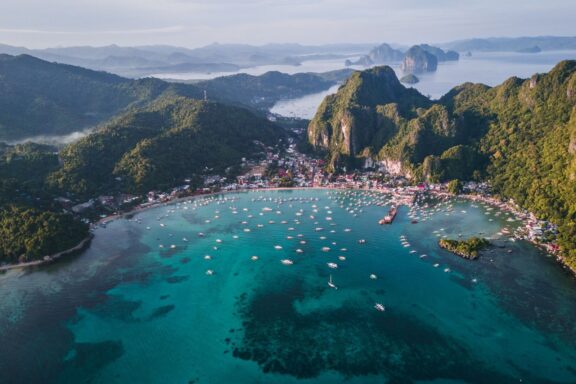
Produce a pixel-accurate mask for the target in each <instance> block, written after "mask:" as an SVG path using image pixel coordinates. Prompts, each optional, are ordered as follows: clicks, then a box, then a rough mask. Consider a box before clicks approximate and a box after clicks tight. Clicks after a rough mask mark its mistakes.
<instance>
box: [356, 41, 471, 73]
mask: <svg viewBox="0 0 576 384" xmlns="http://www.w3.org/2000/svg"><path fill="white" fill-rule="evenodd" d="M459 58H460V55H459V54H458V52H455V51H447V52H445V51H444V50H442V49H441V48H438V47H434V46H431V45H429V44H420V45H414V46H412V47H411V48H410V49H408V50H407V51H402V50H400V49H395V48H392V47H391V46H390V45H388V44H386V43H384V44H381V45H379V46H377V47H375V48H373V49H372V50H371V51H370V52H369V53H368V54H367V55H365V56H362V57H360V58H359V59H358V60H356V61H351V60H346V61H345V65H346V66H351V65H361V66H365V67H370V66H374V65H382V64H392V63H399V62H402V69H403V70H404V72H407V73H419V72H433V71H435V70H436V65H437V64H438V62H443V61H456V60H458V59H459Z"/></svg>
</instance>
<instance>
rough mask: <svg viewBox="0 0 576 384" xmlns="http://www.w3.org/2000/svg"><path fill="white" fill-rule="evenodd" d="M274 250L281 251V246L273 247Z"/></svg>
mask: <svg viewBox="0 0 576 384" xmlns="http://www.w3.org/2000/svg"><path fill="white" fill-rule="evenodd" d="M274 249H276V250H281V249H282V246H281V245H275V246H274Z"/></svg>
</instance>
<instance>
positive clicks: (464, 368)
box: [0, 190, 576, 384]
mask: <svg viewBox="0 0 576 384" xmlns="http://www.w3.org/2000/svg"><path fill="white" fill-rule="evenodd" d="M387 199H388V197H387V196H386V195H379V194H370V193H367V192H348V193H345V192H338V191H318V190H316V191H315V190H305V191H295V190H294V191H277V192H272V191H270V192H262V191H259V192H251V193H241V194H227V195H221V196H215V197H212V198H208V199H199V200H196V201H192V202H186V203H184V202H182V203H179V204H173V205H169V206H164V207H159V208H156V209H152V210H148V211H145V212H142V213H139V214H137V215H135V216H134V217H132V218H130V219H122V220H117V221H114V222H112V223H110V224H108V226H107V227H106V228H99V229H98V230H97V231H96V237H95V239H94V241H93V243H92V245H91V247H90V248H89V249H88V250H87V251H86V252H85V253H84V254H82V255H81V256H78V257H75V258H71V259H69V260H66V261H63V262H60V263H57V264H55V265H52V266H49V267H47V268H46V267H45V268H40V269H38V270H35V271H28V272H22V271H13V272H9V273H6V274H4V275H1V276H0V300H1V301H0V346H1V354H0V382H2V383H183V384H188V383H335V382H337V383H340V382H347V383H383V382H389V383H513V382H525V383H574V382H576V338H575V337H574V336H575V335H576V329H575V324H576V284H575V283H576V281H574V279H573V278H572V277H570V276H569V275H568V274H567V273H565V271H564V270H563V269H562V268H560V267H559V266H558V265H557V264H556V263H555V262H554V261H553V260H552V259H550V258H549V257H546V256H545V255H544V254H542V253H541V252H540V251H538V250H537V249H535V248H534V247H532V246H531V245H529V244H527V243H525V242H521V241H517V242H511V241H509V240H508V239H507V238H506V237H504V236H502V235H499V234H498V233H499V232H500V231H501V230H502V228H508V229H510V231H513V230H514V228H515V226H517V225H518V223H517V222H512V221H509V220H510V219H509V215H508V214H507V213H505V212H499V211H498V210H497V209H491V208H490V207H487V206H483V205H477V204H473V203H470V202H467V201H460V200H454V201H451V202H429V206H428V208H422V209H419V210H416V211H413V212H411V213H409V212H408V209H407V208H405V207H403V208H401V209H400V212H399V214H398V216H397V218H396V220H395V222H394V223H393V224H392V225H390V226H379V225H377V221H378V220H379V219H380V218H381V217H382V216H384V215H385V213H386V212H387V210H388V208H387V207H385V206H377V205H375V204H374V203H385V202H386V201H387ZM409 214H410V215H411V216H412V218H411V217H410V216H409ZM311 216H312V217H311ZM413 218H416V220H418V223H417V224H412V223H411V221H412V219H413ZM147 228H149V229H147ZM246 229H249V230H250V231H249V232H248V231H246ZM200 232H202V233H203V234H204V236H199V235H198V234H199V233H200ZM480 232H482V235H483V236H487V237H490V238H492V239H493V243H494V244H495V246H494V247H493V248H491V249H490V250H489V251H487V253H485V254H484V255H483V256H482V257H481V258H480V260H478V261H467V260H463V259H460V258H459V257H457V256H454V255H452V254H450V253H447V252H445V251H443V250H441V249H439V248H438V246H437V240H438V238H439V237H441V236H447V237H449V238H457V237H458V235H459V234H461V235H462V236H463V237H466V236H471V235H477V234H479V233H480ZM500 233H501V232H500ZM288 236H290V237H291V238H288ZM401 236H403V238H401ZM360 239H364V240H366V241H365V243H364V244H360V243H359V242H358V240H360ZM402 239H405V242H404V244H406V243H409V246H406V247H405V246H404V244H403V243H402ZM218 240H220V241H218ZM301 242H305V243H301ZM161 245H162V246H163V248H161V247H160V246H161ZM172 246H174V248H172ZM276 246H280V247H282V248H281V249H276V248H275V247H276ZM324 247H328V248H329V250H326V249H324V250H323V248H324ZM297 249H301V250H302V251H303V252H302V253H298V252H296V250H297ZM509 251H510V252H509ZM422 255H426V256H424V257H422ZM206 256H210V258H209V259H208V258H207V257H206ZM252 256H258V259H257V260H252ZM340 256H343V257H344V258H345V260H341V258H340ZM283 259H290V260H292V261H293V262H294V263H293V265H284V264H283V263H281V261H280V260H283ZM327 263H336V264H337V265H338V268H336V269H331V268H329V267H328V265H327ZM435 265H437V266H436V267H435ZM207 270H212V271H213V274H212V275H207V274H206V271H207ZM371 274H374V275H376V277H377V278H376V279H371V278H370V275H371ZM330 275H332V279H333V283H334V284H335V285H336V286H337V287H338V289H332V288H330V287H329V286H328V284H327V282H328V279H329V278H330ZM376 303H381V304H383V305H384V306H385V308H386V310H385V311H384V312H380V311H377V310H376V309H375V308H374V305H375V304H376Z"/></svg>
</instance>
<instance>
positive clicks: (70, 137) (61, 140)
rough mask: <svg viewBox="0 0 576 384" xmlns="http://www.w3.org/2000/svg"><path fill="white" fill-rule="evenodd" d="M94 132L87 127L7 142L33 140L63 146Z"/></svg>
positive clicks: (16, 142)
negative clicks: (81, 129) (59, 133)
mask: <svg viewBox="0 0 576 384" xmlns="http://www.w3.org/2000/svg"><path fill="white" fill-rule="evenodd" d="M92 132H94V129H93V128H90V129H85V130H83V131H78V132H72V133H69V134H67V135H39V136H31V137H26V138H24V139H21V140H15V141H8V142H7V143H8V144H10V145H16V144H24V143H27V142H33V143H38V144H47V145H53V146H55V147H61V146H64V145H68V144H71V143H73V142H76V141H78V140H80V139H82V138H83V137H86V136H88V135H89V134H91V133H92Z"/></svg>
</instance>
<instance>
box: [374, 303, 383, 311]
mask: <svg viewBox="0 0 576 384" xmlns="http://www.w3.org/2000/svg"><path fill="white" fill-rule="evenodd" d="M374 308H376V310H378V311H380V312H384V311H385V310H386V307H384V305H382V304H380V303H376V304H375V305H374Z"/></svg>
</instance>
